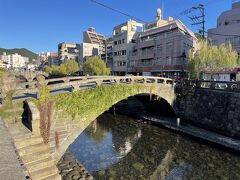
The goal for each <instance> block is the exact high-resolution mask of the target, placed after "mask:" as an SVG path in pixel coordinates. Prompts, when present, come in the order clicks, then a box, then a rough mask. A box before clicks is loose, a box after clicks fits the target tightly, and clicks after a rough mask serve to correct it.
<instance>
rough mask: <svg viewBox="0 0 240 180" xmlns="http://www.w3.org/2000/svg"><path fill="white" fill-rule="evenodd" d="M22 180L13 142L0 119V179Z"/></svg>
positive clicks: (22, 176) (22, 174)
mask: <svg viewBox="0 0 240 180" xmlns="http://www.w3.org/2000/svg"><path fill="white" fill-rule="evenodd" d="M1 178H3V179H4V180H22V179H25V175H24V173H23V169H22V167H21V164H20V162H19V160H18V157H17V154H16V153H15V147H14V146H13V141H12V139H11V137H10V136H9V133H8V130H7V128H6V127H5V126H4V123H3V121H2V119H1V118H0V179H1Z"/></svg>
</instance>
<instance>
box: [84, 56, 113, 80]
mask: <svg viewBox="0 0 240 180" xmlns="http://www.w3.org/2000/svg"><path fill="white" fill-rule="evenodd" d="M83 73H84V74H85V75H86V74H88V75H91V76H92V75H97V76H99V75H109V73H110V70H109V68H107V67H106V64H105V62H104V61H103V60H102V59H100V58H99V57H89V58H87V60H86V62H85V63H84V64H83Z"/></svg>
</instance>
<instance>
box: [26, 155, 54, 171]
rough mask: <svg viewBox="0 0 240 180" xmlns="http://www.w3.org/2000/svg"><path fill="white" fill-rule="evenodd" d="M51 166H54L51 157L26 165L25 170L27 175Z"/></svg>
mask: <svg viewBox="0 0 240 180" xmlns="http://www.w3.org/2000/svg"><path fill="white" fill-rule="evenodd" d="M52 166H55V163H54V161H53V159H52V157H51V156H49V157H47V158H45V159H41V160H38V161H35V162H31V163H28V164H26V168H27V170H28V171H29V173H31V172H34V171H37V170H40V169H43V168H46V167H52Z"/></svg>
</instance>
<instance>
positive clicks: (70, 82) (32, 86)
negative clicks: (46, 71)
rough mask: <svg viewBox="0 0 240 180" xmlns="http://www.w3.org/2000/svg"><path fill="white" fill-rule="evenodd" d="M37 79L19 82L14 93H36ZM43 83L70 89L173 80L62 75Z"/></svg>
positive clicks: (147, 77) (55, 87)
mask: <svg viewBox="0 0 240 180" xmlns="http://www.w3.org/2000/svg"><path fill="white" fill-rule="evenodd" d="M39 81H41V82H43V79H42V78H41V79H38V81H34V82H28V83H19V85H18V87H17V89H16V91H15V95H23V94H26V93H38V91H39V89H38V88H37V87H38V84H39V83H40V82H39ZM44 83H45V85H46V86H47V87H48V89H49V90H50V91H52V90H57V89H61V88H69V87H72V90H74V91H75V90H78V89H80V87H82V86H96V85H98V86H99V85H106V84H115V83H119V84H131V83H140V84H142V83H144V84H172V85H174V81H173V80H172V79H169V78H161V77H152V76H84V77H82V76H79V77H64V78H55V79H46V80H44Z"/></svg>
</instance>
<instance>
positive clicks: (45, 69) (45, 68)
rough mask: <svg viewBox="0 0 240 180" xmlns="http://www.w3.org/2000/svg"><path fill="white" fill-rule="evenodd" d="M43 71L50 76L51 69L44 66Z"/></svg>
mask: <svg viewBox="0 0 240 180" xmlns="http://www.w3.org/2000/svg"><path fill="white" fill-rule="evenodd" d="M43 71H44V72H46V73H49V74H51V73H52V68H51V67H50V66H47V65H46V66H44V67H43Z"/></svg>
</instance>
